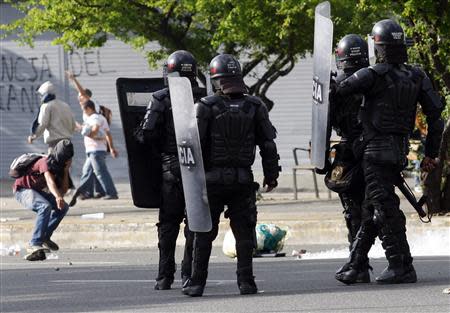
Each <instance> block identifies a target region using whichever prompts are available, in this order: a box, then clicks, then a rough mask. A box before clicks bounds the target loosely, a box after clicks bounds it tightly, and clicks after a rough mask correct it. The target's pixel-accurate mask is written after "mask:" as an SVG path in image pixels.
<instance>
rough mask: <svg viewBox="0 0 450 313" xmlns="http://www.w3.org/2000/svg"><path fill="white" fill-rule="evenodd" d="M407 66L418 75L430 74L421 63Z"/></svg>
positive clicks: (423, 76) (425, 75)
mask: <svg viewBox="0 0 450 313" xmlns="http://www.w3.org/2000/svg"><path fill="white" fill-rule="evenodd" d="M406 66H407V67H409V68H410V69H411V71H413V72H414V73H416V74H417V75H419V76H420V77H422V78H425V77H427V76H428V75H427V74H426V73H425V71H424V70H423V69H422V67H421V66H420V65H412V66H411V65H406Z"/></svg>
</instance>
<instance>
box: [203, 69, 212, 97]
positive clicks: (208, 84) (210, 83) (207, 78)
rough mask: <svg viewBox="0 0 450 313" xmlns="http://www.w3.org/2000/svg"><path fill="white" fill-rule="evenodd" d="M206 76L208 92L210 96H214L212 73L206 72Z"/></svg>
mask: <svg viewBox="0 0 450 313" xmlns="http://www.w3.org/2000/svg"><path fill="white" fill-rule="evenodd" d="M205 77H206V94H207V95H208V96H212V95H213V94H214V90H213V86H212V82H211V75H209V74H206V75H205Z"/></svg>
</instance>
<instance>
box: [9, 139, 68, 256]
mask: <svg viewBox="0 0 450 313" xmlns="http://www.w3.org/2000/svg"><path fill="white" fill-rule="evenodd" d="M72 157H73V145H72V142H71V141H70V140H68V139H64V140H62V141H60V142H58V143H57V144H56V146H55V148H54V149H53V150H52V152H51V153H50V154H49V155H48V156H44V157H42V158H40V159H38V160H37V161H36V162H35V163H34V164H33V165H31V166H30V168H29V169H28V170H27V172H26V174H25V175H24V176H22V177H19V178H17V179H16V181H15V182H14V185H13V191H14V195H15V198H16V199H17V201H19V203H21V204H22V205H23V206H24V207H25V208H27V209H29V210H32V211H34V212H36V214H37V218H36V223H35V227H34V231H33V235H32V238H31V241H30V247H29V248H28V251H27V252H28V254H27V255H26V256H25V259H26V260H28V261H42V260H45V252H49V250H54V251H55V250H58V249H59V247H58V245H57V244H56V243H54V242H53V241H52V240H51V239H50V238H51V236H52V234H53V232H54V231H55V229H56V228H57V227H58V225H59V223H60V222H61V221H62V219H63V218H64V216H65V215H66V213H67V211H68V210H69V206H68V204H67V203H66V202H65V201H64V198H63V197H64V194H65V193H66V192H67V189H68V188H69V168H70V166H71V164H72Z"/></svg>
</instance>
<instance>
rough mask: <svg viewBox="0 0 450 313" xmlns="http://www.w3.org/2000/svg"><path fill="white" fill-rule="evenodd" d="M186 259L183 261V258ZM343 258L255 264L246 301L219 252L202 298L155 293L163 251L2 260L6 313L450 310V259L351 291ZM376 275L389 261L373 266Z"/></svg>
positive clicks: (231, 265)
mask: <svg viewBox="0 0 450 313" xmlns="http://www.w3.org/2000/svg"><path fill="white" fill-rule="evenodd" d="M178 259H179V258H178ZM343 262H344V260H343V259H326V260H298V259H295V258H293V257H284V258H258V259H255V275H256V279H257V281H256V282H257V285H258V287H259V289H260V292H259V294H257V295H252V296H240V295H239V291H238V288H237V286H236V282H235V264H236V263H235V261H234V260H231V259H228V258H226V257H224V256H223V254H222V252H221V251H220V250H217V249H215V250H214V251H213V256H212V259H211V265H210V271H209V281H208V284H207V287H206V290H205V294H204V296H203V297H202V298H189V297H187V296H184V295H182V294H181V292H180V281H179V280H177V281H175V283H174V285H173V287H174V288H173V289H172V290H169V291H155V290H153V284H154V280H153V279H154V277H155V276H156V271H157V265H156V263H157V253H156V251H155V249H152V250H150V251H149V250H147V251H144V250H142V251H97V250H92V251H87V252H86V251H63V252H60V253H59V254H58V259H48V260H46V261H44V262H27V261H25V260H22V259H21V258H20V257H14V256H6V257H2V258H1V307H0V311H1V312H40V313H47V312H48V313H50V312H58V313H62V312H133V313H139V312H243V313H244V312H245V313H247V312H258V313H259V312H383V313H386V312H421V313H423V312H450V295H448V294H444V293H443V290H444V289H445V288H448V287H450V258H449V257H420V258H416V259H415V263H414V264H415V267H416V270H417V272H418V277H419V282H418V283H416V284H405V285H389V286H385V285H377V284H376V283H374V282H373V283H371V284H360V285H353V286H345V285H343V284H341V283H339V282H337V281H335V280H334V278H333V274H334V271H335V270H336V268H338V267H339V266H340V265H341V264H342V263H343ZM371 264H372V266H373V267H374V274H378V273H380V271H381V270H382V269H383V268H384V267H385V265H386V261H385V260H384V259H375V260H372V261H371Z"/></svg>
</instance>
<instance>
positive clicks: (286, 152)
mask: <svg viewBox="0 0 450 313" xmlns="http://www.w3.org/2000/svg"><path fill="white" fill-rule="evenodd" d="M0 9H1V11H2V14H1V16H0V20H1V22H2V23H5V22H9V21H10V20H11V19H14V18H17V15H15V14H16V13H14V12H13V11H12V9H11V8H10V7H9V6H8V5H5V4H1V5H0ZM50 39H51V38H50V36H46V37H42V38H41V39H40V40H38V41H37V42H36V45H35V47H34V48H33V49H31V48H29V47H24V46H20V45H19V44H18V43H17V42H15V41H12V40H2V42H1V44H0V54H1V60H0V66H1V68H0V178H5V177H7V176H8V175H7V173H8V168H9V164H10V162H11V161H12V159H14V158H15V157H16V156H17V155H19V154H21V153H25V152H29V151H37V152H41V151H45V150H46V146H45V145H44V144H43V142H42V139H40V140H37V141H36V143H34V144H33V145H29V144H27V143H26V138H27V136H28V134H29V129H30V125H31V122H32V120H33V118H34V116H35V114H36V112H37V108H38V105H39V98H38V96H37V95H36V94H35V93H34V90H35V89H36V87H37V86H39V85H40V84H41V83H43V82H44V81H46V80H51V81H52V82H54V83H55V84H56V85H57V87H58V95H57V96H58V97H59V98H61V99H64V100H65V101H66V102H68V103H69V104H70V106H71V107H72V109H73V112H74V114H75V116H76V119H77V120H78V121H80V120H81V110H80V108H79V105H78V101H77V97H76V92H75V90H74V89H73V87H72V86H71V85H69V82H68V81H67V80H66V79H65V77H64V74H63V72H64V68H66V67H68V68H69V69H70V70H72V71H73V72H74V73H75V74H76V75H77V76H78V77H77V78H78V80H79V81H80V82H81V84H82V85H83V86H84V87H86V88H89V89H91V90H92V91H93V93H94V98H95V99H96V100H98V101H99V102H100V103H101V104H103V105H106V106H107V107H109V108H110V109H112V111H113V122H112V123H113V125H112V128H111V129H112V133H113V137H114V141H115V142H116V146H117V147H118V149H119V153H120V158H119V159H117V160H108V166H109V168H110V170H111V172H112V175H113V177H114V178H126V177H128V176H127V175H128V173H127V167H126V159H125V158H126V150H125V144H124V140H123V134H122V129H121V122H120V114H119V111H118V105H117V97H116V90H115V81H116V79H117V78H118V77H159V76H161V71H160V70H156V71H154V70H149V68H148V65H147V62H146V61H145V59H144V58H143V56H142V55H140V54H139V53H137V52H135V51H134V50H132V48H130V47H129V46H127V45H125V44H123V43H121V42H119V41H116V40H110V41H108V42H107V44H106V45H105V46H104V47H102V48H99V49H83V50H76V51H74V52H72V53H67V52H64V51H63V49H62V48H61V47H59V46H52V45H51V44H50ZM65 64H66V65H65ZM311 77H312V60H311V59H310V58H307V59H305V60H300V61H299V62H298V63H297V65H296V66H295V68H294V69H293V70H292V72H291V73H290V74H289V75H288V76H286V77H282V78H280V79H278V80H277V81H276V82H275V83H274V84H273V86H272V87H271V89H270V90H269V94H268V96H269V98H271V99H272V100H274V101H275V106H274V109H273V110H272V111H271V112H270V117H271V120H272V122H273V124H274V125H275V127H276V128H277V130H278V138H277V140H276V142H277V144H278V149H279V153H280V156H281V164H282V166H283V168H284V173H290V167H291V166H292V165H293V163H294V162H293V158H292V148H293V147H295V146H306V145H307V143H308V141H309V139H310V136H311V135H310V134H311V88H312V87H311ZM74 144H75V148H76V157H75V162H74V174H76V173H80V172H81V166H82V163H83V161H84V147H83V144H82V140H81V136H80V135H75V136H74ZM255 165H256V166H255V170H256V171H260V168H261V167H260V161H259V160H257V161H256V162H255Z"/></svg>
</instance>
